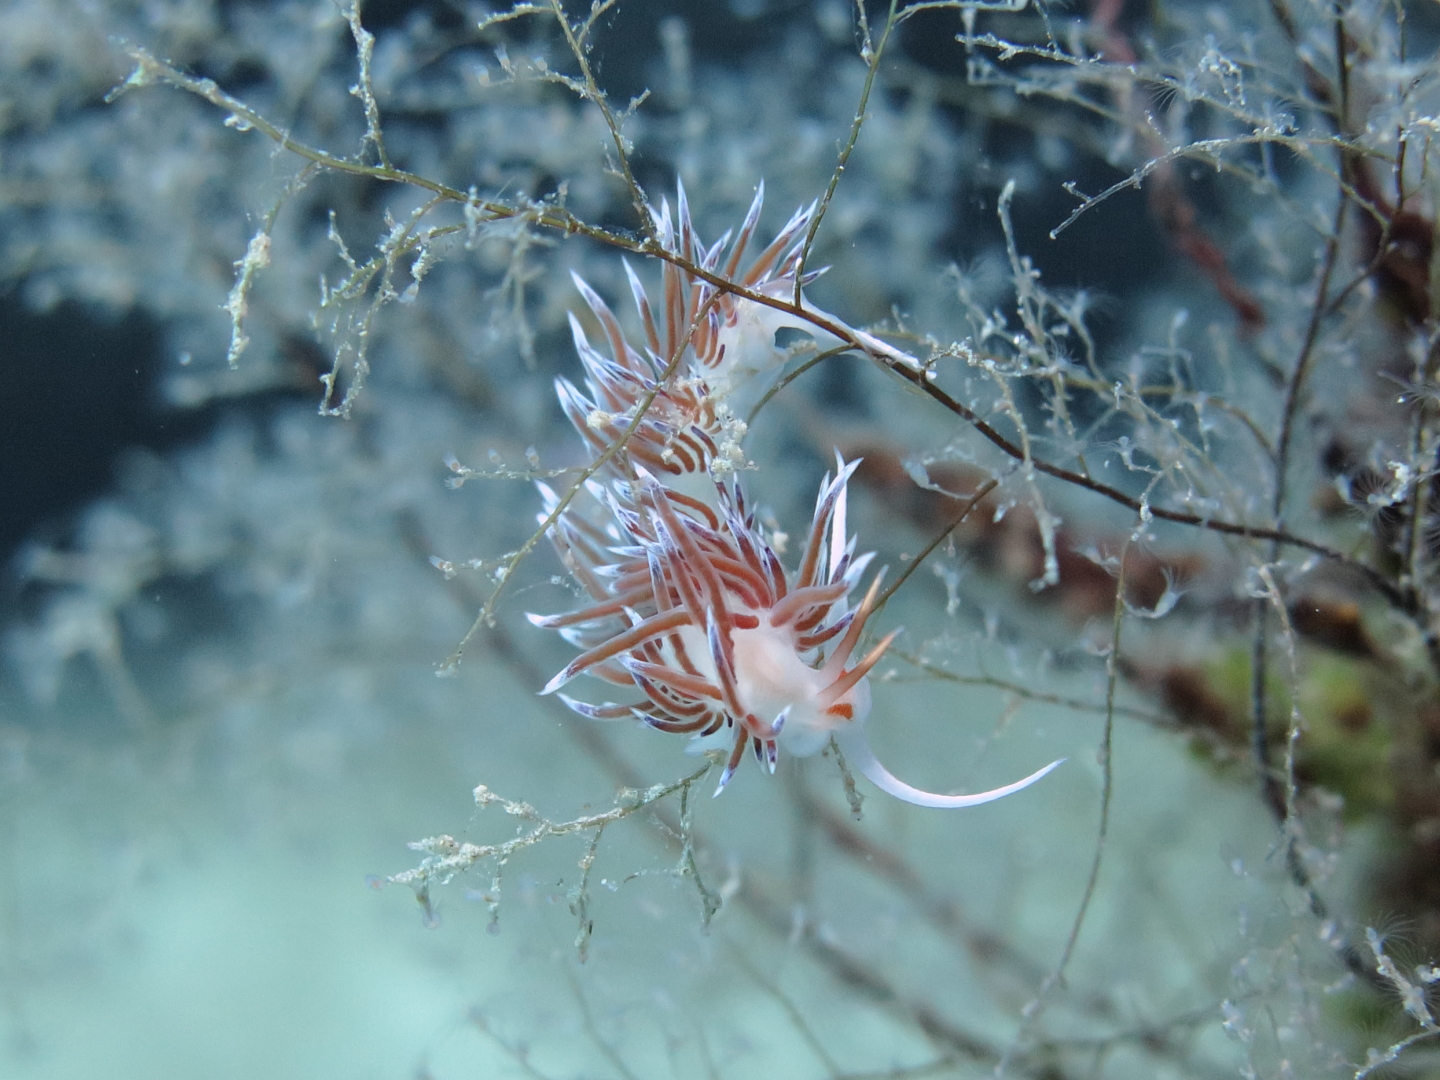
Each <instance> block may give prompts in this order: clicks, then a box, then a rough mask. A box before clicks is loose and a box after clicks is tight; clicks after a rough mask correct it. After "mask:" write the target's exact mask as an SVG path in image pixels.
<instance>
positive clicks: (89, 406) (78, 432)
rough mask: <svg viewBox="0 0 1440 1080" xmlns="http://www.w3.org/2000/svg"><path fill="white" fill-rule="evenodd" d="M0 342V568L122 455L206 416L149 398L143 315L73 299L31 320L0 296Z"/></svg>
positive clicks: (98, 485)
mask: <svg viewBox="0 0 1440 1080" xmlns="http://www.w3.org/2000/svg"><path fill="white" fill-rule="evenodd" d="M0 341H3V342H4V344H3V346H0V416H3V417H4V421H3V423H0V493H3V494H0V500H3V502H0V505H3V507H4V509H3V512H0V563H6V564H8V563H9V561H10V558H11V556H12V555H13V554H14V551H15V549H16V547H17V546H18V545H19V544H20V543H21V542H22V541H23V540H24V539H25V538H26V537H27V536H30V535H32V534H34V533H35V531H36V530H37V529H38V528H41V527H42V526H45V525H47V524H51V525H54V526H56V527H59V526H60V525H61V523H63V522H64V521H65V519H67V518H68V517H69V515H71V514H72V513H74V512H75V511H76V510H78V509H80V508H81V507H82V506H84V505H85V504H86V503H87V502H89V501H90V500H91V499H93V498H94V497H95V496H96V495H98V494H100V493H101V492H102V491H104V490H105V489H106V488H108V487H109V486H110V484H111V483H112V481H113V480H114V466H115V461H116V458H117V456H118V455H119V454H120V453H121V452H122V451H124V450H125V449H127V448H129V447H133V446H143V447H149V448H150V449H153V450H164V449H166V448H168V447H172V446H175V445H176V444H178V443H181V442H186V441H189V440H192V439H194V438H196V437H198V436H199V435H200V434H202V433H203V432H204V431H205V430H206V429H207V428H208V427H209V423H210V414H209V413H208V412H206V413H185V412H177V411H175V410H173V409H168V408H165V407H164V406H163V405H162V404H161V403H160V402H159V398H158V395H157V393H156V391H155V381H156V379H157V377H158V373H159V365H160V331H159V327H158V326H157V325H156V324H155V323H154V322H153V321H151V320H150V319H149V318H147V317H146V316H145V315H143V314H140V313H137V312H131V313H129V314H127V315H124V316H122V317H120V318H115V319H107V318H104V317H100V316H97V315H95V314H94V313H93V312H90V311H88V310H87V309H85V308H84V307H82V306H80V305H78V304H73V303H66V304H62V305H60V306H59V307H57V308H55V309H54V310H52V311H50V312H46V313H44V314H40V313H36V312H34V311H31V310H29V309H28V308H27V307H25V305H24V304H23V303H22V302H21V301H20V300H19V298H18V297H15V296H13V295H11V296H0Z"/></svg>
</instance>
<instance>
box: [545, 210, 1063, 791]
mask: <svg viewBox="0 0 1440 1080" xmlns="http://www.w3.org/2000/svg"><path fill="white" fill-rule="evenodd" d="M763 200H764V187H763V185H761V187H760V189H759V190H758V191H757V193H756V196H755V199H754V201H753V202H752V203H751V206H750V210H749V212H748V213H747V214H746V217H745V221H744V224H743V225H742V226H741V228H740V230H739V232H738V233H737V234H736V236H735V238H734V241H733V243H732V242H731V238H730V234H729V233H726V234H725V235H724V236H722V237H721V238H720V239H719V240H718V241H717V242H716V243H715V244H713V245H711V246H709V247H706V246H705V245H703V244H702V243H701V242H700V241H699V239H698V238H697V236H696V234H695V230H694V226H693V224H692V223H691V219H690V210H689V205H688V203H687V201H686V197H685V189H684V187H683V186H682V187H680V188H679V189H678V192H677V201H676V213H675V216H674V217H673V218H672V216H671V212H670V208H669V205H668V203H666V202H665V201H664V200H662V201H661V204H660V209H659V210H658V211H655V212H653V215H652V226H653V229H652V231H653V233H654V235H655V237H656V240H657V241H658V242H659V244H660V245H661V246H662V247H663V248H664V249H665V250H666V251H667V252H670V253H672V254H674V255H676V256H679V257H680V258H681V259H682V260H684V261H685V262H686V263H688V264H689V265H691V266H694V267H698V268H699V269H700V270H702V271H703V272H704V273H706V274H714V275H716V276H717V277H720V278H723V279H724V280H727V281H732V282H735V283H737V284H739V285H741V286H743V287H744V288H746V289H747V290H750V291H752V292H754V293H757V294H761V295H764V296H767V297H772V298H774V299H776V300H780V301H784V302H792V301H793V297H794V296H795V295H796V292H797V286H803V285H805V284H808V283H809V282H810V281H811V280H813V279H814V277H815V276H817V274H818V271H817V272H806V271H804V270H803V268H802V258H801V254H802V249H803V242H802V240H801V237H802V235H803V234H804V233H805V232H806V230H807V229H808V227H809V224H810V221H811V220H812V216H813V214H814V212H815V205H814V204H813V203H812V204H811V205H810V206H808V207H803V208H801V209H800V210H799V211H797V212H796V213H795V214H794V215H792V217H791V218H790V220H789V221H788V222H787V223H786V224H785V226H784V228H782V229H781V230H780V232H779V233H778V234H777V235H776V236H775V238H774V239H773V240H771V241H770V243H769V244H767V245H766V246H765V247H764V249H763V250H761V251H760V252H759V254H757V255H756V256H755V257H754V258H753V259H751V260H750V262H749V263H748V264H744V260H745V256H746V254H747V251H748V250H749V248H750V246H751V241H752V240H753V238H754V234H755V230H756V227H757V225H758V223H759V220H760V211H761V207H762V205H763ZM742 264H744V265H743V267H742ZM625 270H626V275H627V277H628V279H629V282H630V289H631V293H632V295H633V299H634V303H635V309H636V312H637V314H638V316H639V320H640V323H641V326H642V327H643V333H644V346H643V348H636V347H634V346H633V345H631V344H630V342H629V340H628V339H627V338H626V336H625V334H624V332H623V331H622V329H621V327H620V323H619V321H618V320H617V319H616V317H615V315H614V313H613V312H612V311H611V309H610V308H609V307H608V306H607V305H606V303H605V301H604V300H602V299H601V298H600V296H599V294H597V293H596V292H595V291H594V290H593V289H591V288H590V286H589V285H587V284H586V283H585V281H584V280H582V279H581V278H580V277H578V276H575V278H574V280H575V285H576V288H578V289H579V291H580V295H581V296H582V297H583V298H584V300H585V303H586V305H587V306H588V307H589V309H590V312H591V314H592V315H593V316H594V317H595V319H596V321H597V322H598V323H599V325H600V328H601V330H602V332H603V334H604V337H605V341H606V344H607V346H608V349H609V354H610V355H609V356H606V355H604V354H603V353H602V352H601V351H600V350H598V349H596V348H595V347H594V346H592V345H591V344H590V341H589V339H588V338H587V336H586V334H585V331H584V329H583V328H582V326H581V324H580V321H579V320H578V319H577V318H575V316H574V315H573V314H572V315H571V317H570V326H571V333H572V336H573V338H574V341H575V348H576V351H577V353H578V354H579V356H580V361H581V363H582V365H583V366H584V368H585V386H586V390H588V395H587V393H585V392H582V391H581V390H580V389H579V388H578V387H576V386H575V385H574V384H573V383H572V382H570V381H569V380H568V379H563V378H561V379H557V380H556V392H557V394H558V396H559V399H560V404H561V406H562V408H563V409H564V410H565V413H566V415H567V416H568V417H569V419H570V421H571V423H572V424H573V425H574V426H575V429H576V430H577V431H578V432H579V433H580V435H581V437H582V438H583V439H584V440H585V441H586V443H587V444H588V446H589V448H590V449H591V451H592V452H593V453H594V454H595V455H596V456H598V455H600V454H601V453H604V452H605V451H606V450H607V449H609V448H610V447H612V446H615V444H617V443H619V444H621V445H619V446H617V447H616V449H615V452H614V453H613V454H612V456H611V457H610V458H609V459H608V461H607V462H606V468H605V469H604V471H603V472H597V473H596V478H592V479H591V480H590V481H589V482H588V484H587V487H588V492H589V495H590V497H591V498H590V500H589V504H588V505H587V506H583V507H582V506H581V504H580V501H579V500H577V501H576V502H572V503H571V504H569V505H568V506H566V508H565V509H564V511H563V512H561V513H559V514H556V510H557V508H558V507H559V505H560V500H559V498H558V497H557V496H556V494H555V493H554V492H553V491H552V490H550V488H548V487H546V486H545V485H544V484H541V485H540V491H541V494H542V497H543V499H544V501H545V510H544V512H543V513H542V514H541V515H540V521H541V523H542V524H544V523H547V522H548V523H549V537H550V540H551V542H552V543H553V544H554V546H555V548H556V550H557V552H558V553H559V555H560V558H561V561H562V562H563V563H564V565H565V567H566V569H567V570H569V572H570V574H571V576H572V577H573V578H574V579H575V581H576V582H577V583H578V584H579V585H580V587H581V588H582V589H583V590H584V591H585V593H586V594H587V595H588V597H589V603H588V604H586V605H585V606H583V607H581V608H579V609H577V610H575V611H571V612H567V613H565V614H560V615H531V616H530V620H531V622H533V623H534V624H535V625H536V626H539V627H543V628H547V629H554V630H558V631H559V632H560V633H561V634H562V635H563V636H564V637H565V639H566V640H567V641H569V642H570V643H571V644H573V645H575V646H576V647H577V648H578V649H580V650H581V652H580V655H579V656H577V657H576V658H575V659H574V660H572V661H571V662H570V663H569V664H568V665H567V666H566V667H565V669H564V670H562V671H561V672H560V673H559V674H558V675H556V676H555V677H554V678H553V679H551V680H550V682H549V684H548V685H547V686H546V687H545V689H544V690H543V691H542V693H545V694H551V693H555V692H556V691H558V690H559V689H560V688H561V687H562V686H565V685H566V684H567V683H569V682H570V681H571V680H572V679H574V678H576V677H578V676H580V675H589V676H592V677H594V678H597V679H600V680H602V681H604V682H607V683H610V684H612V685H616V686H621V687H624V688H626V689H627V690H628V691H629V693H630V695H631V697H632V700H630V701H626V702H618V703H617V702H604V703H601V704H591V703H588V702H584V701H580V700H577V699H575V698H571V697H568V696H566V695H564V694H560V695H559V696H560V699H561V700H562V701H564V702H565V704H566V705H568V706H569V707H570V708H571V709H573V710H574V711H575V712H577V713H579V714H580V715H581V716H584V717H587V718H589V719H592V720H625V719H635V720H639V721H643V722H644V723H646V724H648V725H649V726H651V727H653V728H656V729H658V730H660V731H666V732H672V733H676V734H683V735H689V736H690V737H691V740H692V748H694V749H697V750H702V751H703V750H709V749H713V748H723V747H726V746H728V747H729V757H728V759H727V761H726V765H725V768H724V770H723V772H722V773H721V777H720V783H719V786H718V787H717V788H716V791H715V794H717V795H719V794H720V793H721V792H722V791H724V789H725V787H726V785H727V784H728V783H729V782H730V780H731V778H732V777H733V776H734V774H735V770H736V768H737V767H738V766H739V764H740V761H741V759H742V757H743V756H744V753H745V748H746V747H747V746H749V747H750V748H751V749H752V750H753V751H754V753H755V756H756V758H757V759H758V760H759V761H760V762H761V764H762V765H763V766H765V767H766V768H768V769H769V771H770V772H771V773H773V772H774V771H775V767H776V764H777V762H778V760H779V756H780V749H781V748H782V747H783V748H784V749H785V751H786V753H788V754H793V755H795V756H797V757H806V756H809V755H812V754H815V753H816V752H818V751H819V750H821V749H823V748H824V747H826V746H828V745H829V744H830V741H831V740H832V739H833V740H834V741H835V743H836V745H838V746H839V748H840V750H841V752H842V753H844V755H845V757H846V758H847V759H848V760H849V761H850V762H851V763H853V764H854V765H855V766H856V767H857V768H858V769H859V770H860V771H861V772H862V773H863V774H864V775H865V776H866V777H868V778H869V779H870V780H871V782H873V783H874V784H875V785H876V786H877V787H879V788H881V789H882V790H883V791H886V792H888V793H889V794H891V795H894V796H896V797H897V798H900V799H903V800H905V801H907V802H911V803H915V804H917V805H920V806H935V807H962V806H976V805H979V804H981V803H986V802H991V801H992V800H994V799H999V798H1002V797H1004V796H1005V795H1009V794H1011V793H1012V792H1015V791H1019V790H1020V789H1021V788H1024V787H1028V786H1029V785H1030V784H1033V783H1034V782H1035V781H1037V780H1039V779H1040V778H1041V777H1042V776H1044V775H1046V774H1047V773H1048V772H1050V770H1051V769H1053V768H1055V766H1056V765H1058V764H1060V763H1059V762H1058V761H1057V762H1053V763H1051V764H1050V765H1047V766H1045V767H1044V768H1043V769H1040V770H1038V771H1036V772H1034V773H1032V774H1031V775H1030V776H1027V777H1025V778H1024V779H1023V780H1019V781H1016V782H1015V783H1013V784H1007V785H1005V786H1004V787H999V788H996V789H994V790H992V791H984V792H980V793H978V794H973V795H943V794H935V793H932V792H928V791H921V790H920V789H918V788H915V787H912V786H910V785H909V784H906V783H904V782H903V781H901V780H899V779H897V778H896V777H895V776H894V775H892V774H891V773H890V772H889V770H887V769H886V768H885V767H884V766H883V765H881V764H880V762H879V761H878V760H877V759H876V757H875V755H874V753H873V752H872V751H871V749H870V745H869V742H868V740H867V738H866V736H865V732H864V725H865V721H866V719H867V718H868V716H869V714H870V684H869V673H870V671H871V670H872V669H873V668H874V666H875V665H876V664H877V663H878V662H879V661H880V659H881V658H882V657H883V656H884V654H885V651H886V649H888V648H889V646H890V644H891V642H893V641H894V640H895V637H896V635H897V634H898V633H899V631H898V630H895V631H892V632H891V633H890V634H888V635H887V636H886V637H884V638H882V639H881V640H880V641H879V642H878V643H877V644H876V645H874V646H873V647H872V648H870V649H869V650H868V651H866V652H864V654H863V655H860V656H858V658H857V649H858V648H859V646H860V643H861V638H862V636H863V634H864V631H865V626H866V622H867V620H869V618H870V616H871V615H872V614H873V613H874V611H875V609H876V606H877V598H878V596H879V590H880V582H881V578H882V576H883V571H882V572H881V573H879V574H876V575H874V577H873V578H872V579H871V581H870V585H869V588H868V589H867V590H866V592H865V594H864V597H863V598H862V599H861V600H860V602H859V603H858V604H854V605H852V604H851V602H850V596H851V593H852V592H854V590H855V588H856V586H857V584H858V582H859V580H860V578H861V577H862V576H863V575H864V572H865V569H866V567H867V566H868V565H869V564H870V562H871V561H872V559H873V555H871V554H864V555H860V556H858V557H857V556H856V555H855V547H856V541H855V540H854V539H853V538H850V537H849V536H847V533H846V521H845V519H846V493H847V485H848V483H849V481H850V478H851V476H852V475H853V474H854V472H855V469H856V467H857V466H858V465H859V462H858V461H852V462H850V463H849V464H846V463H845V462H844V461H843V460H841V459H840V458H839V456H838V455H837V457H836V472H835V475H834V476H833V478H832V477H831V476H829V475H827V476H826V477H825V479H824V480H823V481H822V483H821V485H820V493H819V496H818V498H817V500H816V506H815V514H814V517H813V519H812V521H811V524H810V530H809V533H808V536H807V538H806V541H805V545H804V548H803V550H802V552H801V556H800V564H799V567H798V569H797V570H795V571H793V572H790V571H787V570H786V569H785V567H784V566H783V564H782V563H781V561H780V557H779V554H778V553H777V552H776V550H775V547H774V545H772V543H771V542H770V540H769V539H768V538H767V537H766V535H765V534H764V533H763V532H762V531H761V530H759V529H758V528H757V527H756V524H755V518H754V514H753V513H752V512H751V511H750V510H749V509H748V508H747V506H746V501H745V496H744V492H743V490H742V488H741V486H740V483H739V480H738V478H737V477H735V476H733V475H732V474H733V473H734V472H735V469H736V467H737V466H738V465H740V464H742V463H743V461H744V458H743V455H742V454H741V453H740V448H739V441H740V439H741V438H743V436H744V434H745V429H744V424H743V423H741V422H740V421H739V420H738V418H737V417H736V415H735V411H736V409H737V408H738V407H739V406H738V405H737V402H738V403H743V402H753V401H756V400H758V399H759V396H760V393H761V392H763V387H764V386H765V384H766V383H767V382H768V378H769V376H772V375H773V374H774V373H775V372H776V371H778V370H779V367H780V365H781V364H782V363H783V361H784V358H785V355H786V354H785V352H784V351H783V350H781V349H780V348H778V347H777V346H776V344H775V333H776V331H777V330H778V329H780V328H782V327H786V326H797V327H799V328H800V329H803V330H805V331H806V332H808V333H810V334H811V336H812V338H814V339H815V340H816V343H817V345H821V347H829V341H828V339H833V337H834V336H833V335H831V334H829V332H828V331H821V330H817V329H816V327H814V326H813V325H810V324H809V323H808V322H806V321H805V320H801V319H799V317H798V316H796V315H795V314H794V312H793V311H785V310H781V309H778V308H775V307H771V306H769V305H766V304H761V303H758V302H757V301H755V300H752V299H748V298H746V297H737V296H735V295H734V294H733V293H729V292H726V291H724V290H722V289H720V288H718V287H717V286H716V285H714V284H713V283H712V282H710V281H708V280H706V279H705V278H704V277H703V276H699V275H696V274H693V273H690V272H687V271H685V270H683V269H681V268H680V267H678V266H677V265H675V264H674V263H673V262H669V261H666V262H665V263H664V268H663V270H662V272H661V273H662V280H661V299H660V302H659V304H658V305H652V304H651V302H650V298H649V296H648V295H647V294H646V292H645V289H644V287H643V286H642V285H641V284H640V281H639V279H638V278H637V277H636V275H635V273H634V271H633V270H632V269H631V268H630V266H629V265H628V264H627V265H626V267H625ZM801 305H802V310H805V311H810V312H815V313H816V314H817V315H818V316H820V317H822V318H823V319H824V320H826V321H827V322H828V325H831V326H834V327H837V328H839V329H841V330H842V331H843V332H844V333H845V334H846V335H847V336H848V338H849V339H850V340H851V341H853V342H854V343H855V344H856V347H859V348H861V349H863V350H865V351H866V352H869V353H871V354H873V355H876V356H880V357H881V358H883V359H886V360H887V361H888V362H892V363H910V364H914V363H915V361H914V360H913V358H910V357H908V356H907V355H906V354H904V353H901V352H899V351H898V350H895V349H893V348H891V347H890V346H888V345H886V344H885V343H883V342H880V341H879V340H878V339H876V338H874V337H872V336H871V335H869V334H865V333H863V332H861V331H855V330H851V329H850V328H848V327H846V326H845V324H843V323H841V322H840V321H839V320H837V319H834V318H833V317H831V316H828V315H825V314H824V313H823V312H818V311H817V309H814V308H811V307H810V306H809V304H808V302H807V301H805V300H804V299H803V297H802V300H801ZM836 340H838V339H836ZM642 408H643V410H644V414H643V415H642V416H639V417H638V420H637V412H638V411H639V410H641V409H642ZM632 426H633V430H632ZM627 433H628V434H627ZM601 476H603V477H605V482H604V483H602V482H601V481H600V479H599V477H601Z"/></svg>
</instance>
